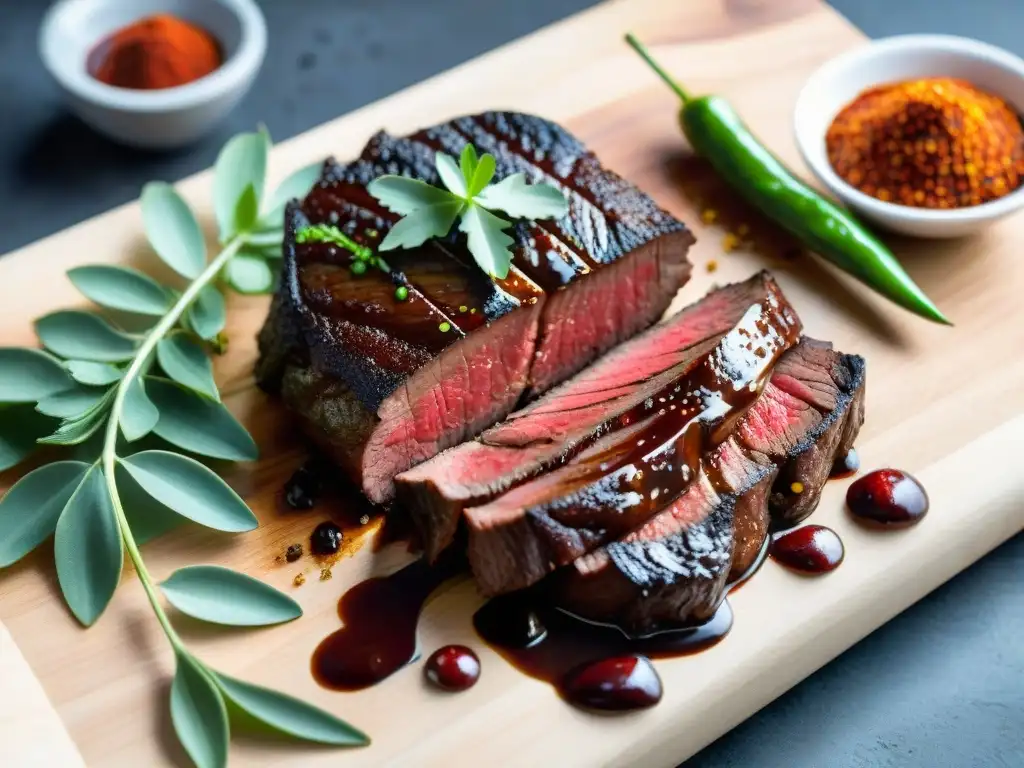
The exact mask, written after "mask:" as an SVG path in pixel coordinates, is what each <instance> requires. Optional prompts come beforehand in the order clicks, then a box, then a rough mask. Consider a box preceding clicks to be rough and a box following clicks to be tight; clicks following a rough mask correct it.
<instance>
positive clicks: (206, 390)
mask: <svg viewBox="0 0 1024 768" xmlns="http://www.w3.org/2000/svg"><path fill="white" fill-rule="evenodd" d="M156 359H157V361H158V362H159V363H160V367H161V368H163V370H164V373H166V374H167V375H168V376H170V377H171V378H172V379H174V380H175V381H176V382H178V383H179V384H183V385H184V386H186V387H188V388H189V389H192V390H195V391H196V392H199V393H200V394H203V395H206V396H207V397H209V398H212V399H213V400H220V395H219V394H218V393H217V385H216V384H215V383H214V381H213V365H212V364H211V363H210V358H209V357H207V356H206V352H205V351H204V350H203V348H202V347H201V346H199V345H198V344H196V343H195V342H194V341H192V339H190V338H189V337H188V335H187V334H184V333H180V332H179V333H172V334H171V335H170V336H168V337H167V338H164V339H161V340H160V342H159V343H158V344H157V347H156Z"/></svg>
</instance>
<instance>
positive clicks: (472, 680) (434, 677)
mask: <svg viewBox="0 0 1024 768" xmlns="http://www.w3.org/2000/svg"><path fill="white" fill-rule="evenodd" d="M423 674H424V675H425V676H426V678H427V680H429V681H430V682H431V683H433V684H434V685H435V686H437V687H438V688H440V689H441V690H443V691H453V692H455V691H465V690H467V689H469V688H472V687H473V686H474V685H475V684H476V681H477V680H479V679H480V659H479V658H477V655H476V654H475V653H473V651H472V649H470V648H467V647H466V646H464V645H446V646H444V647H443V648H438V649H437V650H436V651H434V652H433V653H432V654H430V658H429V659H427V663H426V664H425V665H424V667H423Z"/></svg>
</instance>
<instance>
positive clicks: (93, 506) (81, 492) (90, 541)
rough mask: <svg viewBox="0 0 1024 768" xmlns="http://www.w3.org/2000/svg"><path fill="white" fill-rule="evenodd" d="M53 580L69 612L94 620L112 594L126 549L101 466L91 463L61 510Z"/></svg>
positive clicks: (84, 621) (89, 622)
mask: <svg viewBox="0 0 1024 768" xmlns="http://www.w3.org/2000/svg"><path fill="white" fill-rule="evenodd" d="M53 556H54V560H55V561H56V563H57V580H58V581H59V582H60V588H61V591H62V592H63V593H64V599H65V600H66V601H67V604H68V607H69V608H70V609H71V612H72V613H73V614H74V615H75V618H76V619H78V620H79V621H80V622H81V623H82V624H84V625H85V626H87V627H88V626H90V625H92V623H93V622H95V621H96V619H97V618H99V616H100V614H102V613H103V611H104V609H105V608H106V607H107V604H108V603H110V599H111V598H112V597H113V596H114V590H115V589H117V583H118V581H119V580H120V578H121V567H122V565H123V561H124V551H123V549H122V547H121V531H120V529H119V528H118V527H117V519H116V518H115V516H114V507H113V505H112V504H111V502H110V494H109V493H108V491H107V486H106V483H105V481H104V476H103V470H102V469H100V467H98V466H93V467H91V468H90V469H89V470H88V471H87V472H86V474H85V477H84V478H83V479H82V482H81V483H80V484H79V486H78V488H77V489H76V490H75V492H74V494H73V495H72V496H71V498H70V499H69V500H68V503H67V506H65V507H64V511H63V512H61V514H60V519H59V520H58V521H57V528H56V532H55V534H54V539H53Z"/></svg>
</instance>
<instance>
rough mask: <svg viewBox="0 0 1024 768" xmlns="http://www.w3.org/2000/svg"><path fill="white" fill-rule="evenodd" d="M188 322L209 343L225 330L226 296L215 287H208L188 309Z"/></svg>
mask: <svg viewBox="0 0 1024 768" xmlns="http://www.w3.org/2000/svg"><path fill="white" fill-rule="evenodd" d="M188 320H189V323H190V324H191V326H192V330H194V331H195V332H196V334H198V336H199V337H200V338H202V339H206V340H207V341H209V340H210V339H212V338H213V337H214V336H216V335H217V334H218V333H220V332H221V331H223V330H224V324H225V323H226V322H227V311H226V309H225V307H224V294H222V293H221V292H220V291H218V290H217V289H216V288H215V287H214V286H212V285H207V286H206V287H205V288H203V290H201V291H200V292H199V296H198V297H196V300H195V302H194V303H193V304H192V306H190V307H189V308H188Z"/></svg>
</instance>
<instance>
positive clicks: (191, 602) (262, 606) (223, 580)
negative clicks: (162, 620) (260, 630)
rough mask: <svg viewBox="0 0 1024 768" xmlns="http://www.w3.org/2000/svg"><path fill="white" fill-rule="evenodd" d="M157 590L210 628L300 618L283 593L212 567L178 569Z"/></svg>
mask: <svg viewBox="0 0 1024 768" xmlns="http://www.w3.org/2000/svg"><path fill="white" fill-rule="evenodd" d="M160 589H161V590H163V593H164V596H165V597H166V598H167V600H168V601H169V602H170V604H171V605H173V606H174V607H175V608H177V609H178V610H179V611H181V612H182V613H184V614H187V615H188V616H191V617H192V618H194V619H199V620H200V621H208V622H210V623H212V624H224V625H226V626H232V627H266V626H270V625H272V624H281V623H283V622H286V621H292V620H293V619H297V618H299V617H300V616H301V615H302V608H301V607H300V606H299V604H298V603H296V602H295V601H294V600H292V599H291V598H290V597H288V595H286V594H284V593H283V592H279V591H278V590H276V589H274V588H273V587H271V586H270V585H269V584H264V583H263V582H262V581H259V580H258V579H254V578H252V577H251V576H247V575H245V574H244V573H239V572H238V571H233V570H231V569H230V568H221V567H220V566H216V565H193V566H189V567H187V568H179V569H178V570H177V571H175V572H174V573H173V574H171V577H170V578H169V579H167V581H165V582H163V583H162V584H161V585H160Z"/></svg>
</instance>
